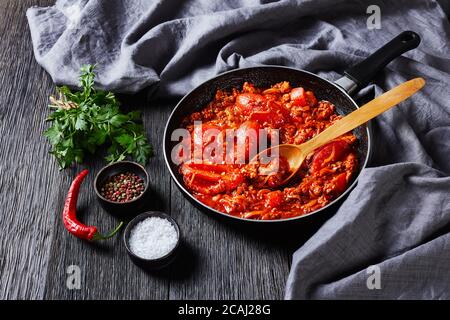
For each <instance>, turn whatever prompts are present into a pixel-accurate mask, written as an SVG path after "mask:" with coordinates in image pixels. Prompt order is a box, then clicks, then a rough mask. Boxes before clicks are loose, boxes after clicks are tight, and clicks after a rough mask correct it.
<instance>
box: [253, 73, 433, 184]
mask: <svg viewBox="0 0 450 320" xmlns="http://www.w3.org/2000/svg"><path fill="white" fill-rule="evenodd" d="M424 85H425V80H424V79H422V78H415V79H412V80H409V81H407V82H404V83H402V84H400V85H398V86H397V87H395V88H394V89H391V90H389V91H387V92H385V93H383V94H382V95H381V96H379V97H376V98H375V99H373V100H372V101H370V102H369V103H366V104H365V105H364V106H362V107H361V108H359V109H357V110H355V111H353V112H352V113H350V114H348V115H347V116H345V117H344V118H342V119H340V120H338V121H337V122H335V123H334V124H333V125H331V126H330V127H328V128H327V129H325V130H324V131H322V132H321V133H320V134H318V135H317V136H315V137H313V138H312V139H310V140H308V141H306V142H305V143H302V144H300V145H297V144H280V145H278V146H275V147H272V148H268V149H266V150H264V151H262V152H260V153H258V154H257V155H256V156H255V158H254V159H258V158H259V157H260V156H261V155H263V154H267V151H268V150H272V149H276V148H278V152H279V155H280V156H283V157H285V158H286V159H287V161H288V162H289V166H290V169H291V174H290V175H289V176H288V177H287V178H286V179H285V180H283V182H282V183H281V184H285V183H286V182H288V181H289V180H290V179H291V178H292V177H293V176H294V175H295V174H296V173H297V171H298V169H300V166H301V165H302V163H303V161H304V160H305V159H306V156H307V155H308V154H310V153H311V152H313V151H314V150H316V149H317V148H319V147H321V146H323V145H325V144H327V143H328V142H330V141H331V140H333V139H335V138H337V137H339V136H341V135H343V134H344V133H347V132H349V131H351V130H353V129H355V128H356V127H358V126H360V125H362V124H364V123H366V122H367V121H369V120H371V119H373V118H375V117H376V116H378V115H379V114H381V113H383V112H384V111H386V110H388V109H390V108H392V107H393V106H395V105H397V104H398V103H400V102H402V101H404V100H406V99H407V98H409V97H410V96H412V95H413V94H414V93H416V92H417V91H419V90H420V89H421V88H422V87H423V86H424Z"/></svg>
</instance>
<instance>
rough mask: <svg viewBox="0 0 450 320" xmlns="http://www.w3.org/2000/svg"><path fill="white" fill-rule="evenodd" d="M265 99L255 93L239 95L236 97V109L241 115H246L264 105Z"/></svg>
mask: <svg viewBox="0 0 450 320" xmlns="http://www.w3.org/2000/svg"><path fill="white" fill-rule="evenodd" d="M265 101H266V99H265V98H264V96H263V95H261V94H257V93H241V94H240V95H238V96H237V97H236V109H237V110H238V111H240V112H241V113H243V114H248V113H250V111H252V110H253V109H254V108H255V107H257V106H258V105H260V104H262V103H264V102H265Z"/></svg>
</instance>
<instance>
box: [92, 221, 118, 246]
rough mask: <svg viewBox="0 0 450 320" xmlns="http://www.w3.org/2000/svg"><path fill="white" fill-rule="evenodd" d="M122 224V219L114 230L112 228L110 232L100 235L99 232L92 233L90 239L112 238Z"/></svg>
mask: <svg viewBox="0 0 450 320" xmlns="http://www.w3.org/2000/svg"><path fill="white" fill-rule="evenodd" d="M122 225H123V221H120V223H119V225H118V226H117V227H116V228H115V229H114V230H112V231H111V232H109V233H108V234H106V235H102V234H101V233H99V232H96V233H94V236H93V237H92V239H91V240H92V241H96V240H106V239H109V238H112V237H113V236H114V235H115V234H116V233H117V232H118V231H119V230H120V228H121V227H122Z"/></svg>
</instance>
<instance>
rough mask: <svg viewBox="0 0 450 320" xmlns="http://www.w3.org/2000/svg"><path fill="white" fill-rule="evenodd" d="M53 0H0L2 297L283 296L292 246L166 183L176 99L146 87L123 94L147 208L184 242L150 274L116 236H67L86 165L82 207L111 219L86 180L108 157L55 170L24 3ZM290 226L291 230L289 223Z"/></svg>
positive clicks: (103, 223)
mask: <svg viewBox="0 0 450 320" xmlns="http://www.w3.org/2000/svg"><path fill="white" fill-rule="evenodd" d="M52 3H53V1H32V0H26V1H16V0H1V1H0V21H1V23H0V39H1V41H0V59H1V60H0V61H1V68H0V81H1V91H0V171H1V174H0V190H1V195H2V196H1V198H0V208H1V214H0V215H1V224H0V299H17V298H21V299H281V298H282V297H283V292H284V286H285V281H286V278H287V275H288V271H289V264H290V256H291V253H292V250H293V248H295V247H296V246H298V244H299V243H301V242H302V241H304V237H300V238H301V239H300V240H298V241H297V242H295V245H292V244H287V243H285V242H283V241H281V242H280V241H278V242H277V241H274V239H273V238H271V236H269V235H267V236H266V235H264V234H259V235H258V234H257V235H256V236H255V235H251V234H249V233H248V232H247V231H245V230H239V229H238V228H235V227H234V226H232V225H229V224H226V223H224V222H223V221H219V220H217V219H214V218H212V217H210V216H207V215H205V214H203V213H202V212H200V211H199V210H197V209H196V208H194V207H193V206H192V205H191V204H190V203H189V202H188V201H187V200H186V199H185V198H184V197H183V195H182V194H181V193H180V191H179V190H178V189H177V188H176V185H175V184H174V183H173V182H171V179H170V176H169V173H168V170H167V169H166V166H165V163H164V158H163V153H162V135H163V130H164V125H165V121H166V119H167V118H168V116H169V113H170V110H171V108H172V107H173V105H174V104H173V103H171V104H167V103H163V102H158V101H150V102H148V101H147V99H146V96H145V95H144V94H140V95H139V94H138V95H135V96H132V97H121V101H122V103H123V105H125V106H126V107H127V108H131V109H135V108H136V109H141V110H143V111H144V112H143V118H144V125H145V127H146V130H147V134H148V137H149V139H150V140H151V142H152V143H153V146H154V148H155V151H156V154H155V157H154V158H153V159H152V160H151V161H150V163H149V164H148V165H147V170H148V172H149V173H150V177H151V188H152V198H151V201H149V203H148V209H151V210H163V211H166V212H168V213H170V214H171V215H172V216H173V217H174V218H175V219H176V220H177V221H178V222H179V224H180V228H181V231H182V234H183V240H184V243H183V246H182V251H181V252H180V256H179V257H178V259H177V261H176V262H175V263H174V264H173V265H172V266H170V267H169V268H168V269H167V270H164V271H161V272H158V273H150V272H147V271H144V270H142V269H140V268H138V267H136V266H135V265H134V264H133V263H132V262H131V260H130V259H129V258H128V257H127V255H126V251H125V248H124V246H123V242H122V238H121V236H119V237H116V238H114V239H113V240H109V241H105V242H102V243H99V244H91V243H87V242H83V241H81V240H78V239H76V238H74V237H72V236H71V235H70V234H69V233H68V232H67V231H66V230H65V229H64V227H63V225H62V221H61V217H60V215H61V210H62V207H63V202H64V198H65V195H66V192H67V189H68V187H69V185H70V182H71V180H72V179H73V178H74V177H75V175H76V174H77V173H78V172H79V171H80V170H81V169H82V168H85V167H88V168H89V169H90V170H91V173H90V175H89V177H88V178H87V180H86V181H85V182H84V184H83V186H82V192H81V195H80V199H79V213H80V216H81V217H82V219H83V221H85V222H87V223H91V224H94V225H97V226H98V227H99V229H100V230H101V231H105V232H106V231H107V230H109V229H111V228H113V227H114V226H115V224H116V223H117V221H118V219H117V218H115V217H112V216H110V215H108V214H107V213H106V212H105V211H104V210H103V209H102V208H101V207H100V206H99V204H98V202H97V201H96V199H95V195H94V191H93V187H92V181H93V178H94V176H95V173H96V172H98V170H99V169H100V168H101V167H102V166H103V165H104V164H105V163H104V161H103V160H102V159H101V157H97V158H96V159H93V160H91V161H90V162H88V163H87V165H86V166H78V167H76V168H72V169H69V170H65V171H59V170H58V168H57V166H56V163H55V161H54V159H53V158H52V157H51V156H50V155H48V154H47V152H48V150H49V144H48V143H47V141H46V140H45V139H44V138H43V137H42V131H43V130H44V129H45V127H46V124H45V122H44V119H45V118H46V116H47V115H48V113H49V111H48V110H47V107H46V106H47V102H48V100H47V99H48V96H49V94H51V93H53V92H54V85H53V84H52V82H51V79H50V77H49V76H48V75H47V74H46V73H45V72H44V71H43V70H42V69H41V68H40V66H38V64H37V63H36V62H35V60H34V57H33V52H32V46H31V39H30V35H29V30H28V24H27V21H26V17H25V11H26V9H27V8H28V7H30V6H32V5H39V6H46V5H51V4H52ZM293 232H295V231H293ZM70 265H77V266H79V267H80V270H81V275H82V277H81V279H82V281H81V289H79V290H70V289H68V287H67V286H66V281H67V276H68V275H67V268H68V267H69V266H70Z"/></svg>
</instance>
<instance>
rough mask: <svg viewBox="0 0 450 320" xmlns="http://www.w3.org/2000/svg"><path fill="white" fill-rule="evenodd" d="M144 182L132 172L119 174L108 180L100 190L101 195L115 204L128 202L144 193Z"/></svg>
mask: <svg viewBox="0 0 450 320" xmlns="http://www.w3.org/2000/svg"><path fill="white" fill-rule="evenodd" d="M144 189H145V186H144V180H143V179H142V178H141V177H139V176H138V175H136V174H134V173H132V172H125V173H119V174H116V175H114V176H112V177H110V178H109V179H108V180H106V181H105V183H104V184H103V185H102V186H101V188H100V194H101V195H102V196H103V197H104V198H105V199H107V200H110V201H114V202H128V201H132V200H134V199H136V198H137V197H139V196H140V195H141V194H142V193H143V192H144Z"/></svg>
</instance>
